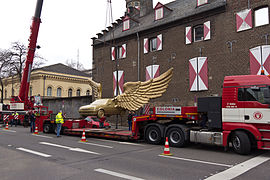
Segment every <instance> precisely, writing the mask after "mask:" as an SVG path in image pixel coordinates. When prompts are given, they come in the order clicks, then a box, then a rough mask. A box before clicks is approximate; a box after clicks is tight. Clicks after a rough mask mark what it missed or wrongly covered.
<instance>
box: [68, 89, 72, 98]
mask: <svg viewBox="0 0 270 180" xmlns="http://www.w3.org/2000/svg"><path fill="white" fill-rule="evenodd" d="M68 97H72V89H68Z"/></svg>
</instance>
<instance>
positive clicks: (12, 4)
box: [0, 0, 173, 69]
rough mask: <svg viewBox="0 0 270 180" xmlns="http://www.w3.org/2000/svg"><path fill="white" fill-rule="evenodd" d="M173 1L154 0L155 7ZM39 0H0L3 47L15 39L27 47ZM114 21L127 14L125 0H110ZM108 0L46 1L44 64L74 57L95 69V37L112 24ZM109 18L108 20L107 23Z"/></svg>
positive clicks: (40, 40) (41, 52)
mask: <svg viewBox="0 0 270 180" xmlns="http://www.w3.org/2000/svg"><path fill="white" fill-rule="evenodd" d="M171 1H173V0H153V4H154V6H155V5H156V4H157V3H158V2H161V3H163V4H166V3H168V2H171ZM36 2H37V0H1V1H0V23H1V28H0V49H8V48H10V47H11V43H12V42H16V41H19V42H22V43H23V44H25V45H26V46H28V39H29V36H30V26H31V24H32V17H33V16H34V12H35V7H36ZM111 2H112V16H113V21H114V22H115V20H116V19H118V18H120V17H121V16H123V15H124V12H125V8H126V7H125V6H126V3H125V0H111ZM107 9H108V4H107V0H44V2H43V7H42V12H41V21H42V23H41V24H40V29H39V34H38V41H37V45H39V46H41V48H40V49H37V50H36V52H37V53H38V54H39V55H40V56H42V57H43V58H45V59H46V60H47V61H46V63H45V65H51V64H57V63H63V64H65V62H66V61H67V60H73V61H74V62H77V60H79V62H80V63H82V64H83V66H84V68H85V69H90V68H92V46H91V44H92V40H91V38H92V37H97V35H96V34H97V33H101V31H102V30H103V29H105V27H107V26H109V23H110V21H109V15H107ZM106 19H107V22H106Z"/></svg>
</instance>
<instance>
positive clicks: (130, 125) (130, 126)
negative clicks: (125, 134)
mask: <svg viewBox="0 0 270 180" xmlns="http://www.w3.org/2000/svg"><path fill="white" fill-rule="evenodd" d="M132 117H133V113H132V112H131V111H129V112H128V130H129V131H131V129H132Z"/></svg>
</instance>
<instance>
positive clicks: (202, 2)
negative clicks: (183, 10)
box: [197, 0, 208, 6]
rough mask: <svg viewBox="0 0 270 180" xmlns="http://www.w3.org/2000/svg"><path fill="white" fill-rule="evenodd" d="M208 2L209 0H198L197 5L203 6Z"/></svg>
mask: <svg viewBox="0 0 270 180" xmlns="http://www.w3.org/2000/svg"><path fill="white" fill-rule="evenodd" d="M206 3H208V0H197V6H201V5H203V4H206Z"/></svg>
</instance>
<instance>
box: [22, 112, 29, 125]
mask: <svg viewBox="0 0 270 180" xmlns="http://www.w3.org/2000/svg"><path fill="white" fill-rule="evenodd" d="M28 123H29V113H28V111H26V113H25V115H24V120H23V127H25V128H27V127H28Z"/></svg>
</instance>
